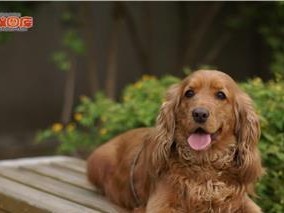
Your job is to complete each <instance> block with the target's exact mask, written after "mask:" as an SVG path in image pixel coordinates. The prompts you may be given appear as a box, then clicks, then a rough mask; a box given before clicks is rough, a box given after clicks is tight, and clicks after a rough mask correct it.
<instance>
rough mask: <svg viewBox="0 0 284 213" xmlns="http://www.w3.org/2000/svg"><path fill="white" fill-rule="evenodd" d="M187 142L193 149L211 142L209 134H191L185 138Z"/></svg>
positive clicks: (199, 148) (203, 147)
mask: <svg viewBox="0 0 284 213" xmlns="http://www.w3.org/2000/svg"><path fill="white" fill-rule="evenodd" d="M187 142H188V144H189V145H190V147H191V148H192V149H194V150H203V149H205V148H206V147H208V146H209V145H210V143H211V137H210V134H196V133H194V134H192V135H190V136H189V138H188V139H187Z"/></svg>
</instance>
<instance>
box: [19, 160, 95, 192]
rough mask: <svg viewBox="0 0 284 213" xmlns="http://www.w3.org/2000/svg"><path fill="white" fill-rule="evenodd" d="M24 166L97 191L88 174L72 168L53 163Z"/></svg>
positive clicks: (44, 174)
mask: <svg viewBox="0 0 284 213" xmlns="http://www.w3.org/2000/svg"><path fill="white" fill-rule="evenodd" d="M22 168H24V169H27V170H30V171H33V172H36V173H38V174H41V175H43V176H47V177H51V178H54V179H57V180H60V181H62V182H66V183H69V184H72V185H75V186H78V187H81V188H84V189H88V190H92V191H95V188H94V186H93V185H92V184H91V183H90V182H89V181H88V180H87V177H86V176H83V175H82V174H78V173H76V172H73V171H70V170H67V169H65V170H63V169H58V168H57V169H56V168H53V167H52V166H51V165H44V164H43V165H34V166H22Z"/></svg>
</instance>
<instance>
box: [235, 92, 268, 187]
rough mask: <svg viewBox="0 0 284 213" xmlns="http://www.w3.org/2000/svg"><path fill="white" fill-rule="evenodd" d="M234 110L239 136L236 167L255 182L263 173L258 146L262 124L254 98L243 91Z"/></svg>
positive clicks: (244, 178) (240, 172)
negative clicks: (255, 108) (256, 110)
mask: <svg viewBox="0 0 284 213" xmlns="http://www.w3.org/2000/svg"><path fill="white" fill-rule="evenodd" d="M234 112H235V117H236V124H235V135H236V138H237V150H236V155H235V162H236V167H237V168H238V172H239V174H240V178H241V179H242V180H243V181H245V182H248V183H249V182H254V181H256V180H257V179H258V178H259V177H260V176H261V175H262V173H263V169H262V166H261V158H260V154H259V151H258V148H257V144H258V141H259V137H260V124H259V119H258V116H257V114H256V112H255V110H254V107H253V103H252V100H251V99H250V97H249V96H248V95H247V94H245V93H244V92H242V91H240V92H239V95H237V98H236V103H235V107H234Z"/></svg>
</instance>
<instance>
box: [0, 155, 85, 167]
mask: <svg viewBox="0 0 284 213" xmlns="http://www.w3.org/2000/svg"><path fill="white" fill-rule="evenodd" d="M61 161H62V162H66V161H72V162H73V163H74V164H77V165H82V167H83V165H84V163H83V162H84V161H83V162H82V160H79V159H76V158H71V157H66V156H52V157H37V158H20V159H14V160H2V161H0V167H19V166H22V165H26V166H27V165H37V164H50V163H52V162H61Z"/></svg>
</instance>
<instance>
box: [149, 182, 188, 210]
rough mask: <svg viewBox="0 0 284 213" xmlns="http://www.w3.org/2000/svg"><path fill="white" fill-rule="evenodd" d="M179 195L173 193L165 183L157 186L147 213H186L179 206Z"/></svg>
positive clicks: (150, 199)
mask: <svg viewBox="0 0 284 213" xmlns="http://www.w3.org/2000/svg"><path fill="white" fill-rule="evenodd" d="M176 195H177V193H175V192H174V191H172V189H171V187H170V186H168V184H166V183H164V182H163V181H162V182H160V183H158V184H157V187H156V190H155V191H154V192H153V193H152V194H151V196H150V198H149V200H148V203H147V206H146V212H151V213H165V212H167V213H185V212H186V210H182V209H181V207H178V206H179V201H180V200H178V199H177V196H176Z"/></svg>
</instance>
